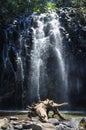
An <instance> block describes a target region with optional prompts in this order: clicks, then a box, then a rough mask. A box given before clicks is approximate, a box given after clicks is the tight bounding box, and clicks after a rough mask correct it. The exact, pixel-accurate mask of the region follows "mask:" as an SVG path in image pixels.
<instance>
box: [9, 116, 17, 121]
mask: <svg viewBox="0 0 86 130" xmlns="http://www.w3.org/2000/svg"><path fill="white" fill-rule="evenodd" d="M18 119H19V118H18V117H15V116H11V117H10V120H14V121H16V120H18Z"/></svg>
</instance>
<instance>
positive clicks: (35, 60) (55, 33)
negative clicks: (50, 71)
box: [30, 13, 67, 100]
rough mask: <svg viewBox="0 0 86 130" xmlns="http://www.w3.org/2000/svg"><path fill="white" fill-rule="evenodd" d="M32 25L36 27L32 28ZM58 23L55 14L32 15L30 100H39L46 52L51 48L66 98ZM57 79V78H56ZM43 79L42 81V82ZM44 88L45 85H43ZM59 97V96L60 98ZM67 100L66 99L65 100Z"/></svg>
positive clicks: (65, 81) (43, 77)
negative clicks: (57, 64)
mask: <svg viewBox="0 0 86 130" xmlns="http://www.w3.org/2000/svg"><path fill="white" fill-rule="evenodd" d="M34 24H36V26H35V27H34ZM59 28H60V23H59V18H58V16H57V14H56V13H51V14H48V15H46V14H41V15H34V17H33V26H32V30H33V33H32V36H33V48H32V51H31V69H30V71H31V72H30V78H31V84H30V85H31V90H30V91H31V98H32V99H33V100H34V99H36V98H37V99H39V98H40V90H41V89H42V88H41V82H42V83H43V84H46V83H45V78H46V76H45V75H47V70H46V69H47V68H46V62H47V58H48V57H49V53H48V50H49V48H52V49H53V51H54V53H55V56H56V57H57V59H56V60H57V62H58V63H59V69H60V71H59V72H60V75H61V78H62V80H61V82H62V85H61V89H64V94H63V93H62V95H64V97H65V98H66V97H67V96H66V94H67V93H66V92H67V73H66V70H65V62H64V59H63V47H62V46H63V45H62V38H61V34H60V29H59ZM57 78H58V77H57ZM43 79H44V81H42V80H43ZM45 86H46V85H45ZM62 95H61V96H62ZM66 100H67V99H66Z"/></svg>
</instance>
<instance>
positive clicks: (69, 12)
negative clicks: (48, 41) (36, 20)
mask: <svg viewBox="0 0 86 130" xmlns="http://www.w3.org/2000/svg"><path fill="white" fill-rule="evenodd" d="M58 14H59V16H60V22H61V25H62V27H64V28H65V29H64V28H61V32H62V35H63V42H64V46H65V49H66V56H65V57H66V64H67V65H68V66H67V68H68V86H69V93H68V94H69V101H70V104H71V107H72V108H75V109H78V108H85V107H86V105H85V101H86V96H85V93H86V89H85V86H86V82H85V79H86V67H85V66H86V29H85V28H86V25H85V24H84V22H85V19H84V20H83V23H82V21H81V17H80V14H79V13H78V16H77V13H76V12H75V11H74V9H73V8H62V9H60V10H59V12H58ZM83 15H85V14H83Z"/></svg>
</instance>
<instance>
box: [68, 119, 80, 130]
mask: <svg viewBox="0 0 86 130" xmlns="http://www.w3.org/2000/svg"><path fill="white" fill-rule="evenodd" d="M67 125H68V126H70V127H71V128H75V129H78V128H79V121H78V120H76V119H71V120H70V121H69V122H68V123H67Z"/></svg>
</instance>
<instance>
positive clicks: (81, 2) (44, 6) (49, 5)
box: [0, 0, 86, 25]
mask: <svg viewBox="0 0 86 130" xmlns="http://www.w3.org/2000/svg"><path fill="white" fill-rule="evenodd" d="M65 6H67V7H68V6H72V7H78V8H79V7H86V0H68V1H67V0H24V1H23V0H0V24H1V25H3V24H8V23H9V22H11V20H13V19H15V18H16V17H19V16H22V15H24V14H26V13H28V12H33V11H35V12H42V13H43V12H47V11H48V10H49V9H50V10H53V11H56V10H57V8H59V7H65Z"/></svg>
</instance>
